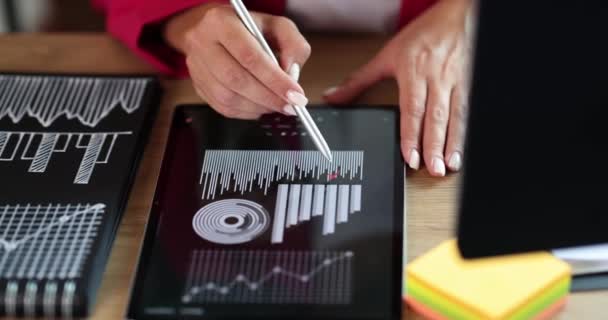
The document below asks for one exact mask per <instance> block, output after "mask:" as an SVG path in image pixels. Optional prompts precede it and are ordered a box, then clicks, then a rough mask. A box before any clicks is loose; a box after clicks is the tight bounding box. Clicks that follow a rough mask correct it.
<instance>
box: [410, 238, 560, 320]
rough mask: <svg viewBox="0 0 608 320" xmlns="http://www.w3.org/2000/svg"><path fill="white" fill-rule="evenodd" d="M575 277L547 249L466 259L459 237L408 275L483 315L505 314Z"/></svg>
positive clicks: (426, 257) (419, 261) (499, 316)
mask: <svg viewBox="0 0 608 320" xmlns="http://www.w3.org/2000/svg"><path fill="white" fill-rule="evenodd" d="M569 276H570V267H569V266H568V265H567V264H566V263H564V262H562V261H561V260H559V259H557V258H555V257H553V256H552V255H551V254H549V253H546V252H538V253H529V254H520V255H510V256H504V257H495V258H486V259H476V260H464V259H462V257H461V256H460V253H459V252H458V249H457V247H456V241H455V240H450V241H446V242H444V243H442V244H441V245H439V246H438V247H437V248H435V249H433V250H431V251H430V252H429V253H427V254H425V255H424V256H422V257H420V258H418V259H416V260H415V261H413V262H412V263H411V264H410V265H409V266H408V267H407V277H408V278H412V279H414V280H415V281H417V282H418V283H420V284H422V285H424V286H425V287H427V288H428V289H430V290H433V291H435V293H436V294H438V295H441V296H443V297H444V298H445V299H449V300H451V301H453V302H455V303H457V304H460V305H462V306H463V308H466V309H468V310H470V311H471V312H473V313H475V314H478V315H479V316H480V317H481V318H486V317H489V318H491V319H504V318H506V317H508V316H510V315H512V314H514V313H515V312H517V311H518V310H519V309H520V308H522V307H524V306H525V305H527V304H528V303H529V302H531V301H532V300H534V299H536V298H538V297H540V296H541V295H542V294H543V293H544V292H545V291H547V290H548V289H550V288H552V287H554V286H555V285H556V284H557V283H559V282H560V281H562V280H563V279H564V278H566V277H569Z"/></svg>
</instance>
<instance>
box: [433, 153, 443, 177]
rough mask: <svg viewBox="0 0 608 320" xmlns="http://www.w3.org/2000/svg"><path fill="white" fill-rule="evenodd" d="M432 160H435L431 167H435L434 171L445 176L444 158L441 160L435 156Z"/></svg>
mask: <svg viewBox="0 0 608 320" xmlns="http://www.w3.org/2000/svg"><path fill="white" fill-rule="evenodd" d="M431 162H433V163H432V164H431V167H433V173H434V174H436V175H438V176H442V177H443V176H445V164H444V163H443V160H441V158H439V157H435V158H433V160H432V161H431Z"/></svg>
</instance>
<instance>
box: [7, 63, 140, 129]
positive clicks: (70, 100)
mask: <svg viewBox="0 0 608 320" xmlns="http://www.w3.org/2000/svg"><path fill="white" fill-rule="evenodd" d="M150 82H151V80H149V79H122V78H116V77H106V78H90V77H67V76H20V75H0V120H2V119H3V118H5V117H7V118H10V119H11V120H12V122H13V123H19V122H20V121H21V120H22V119H23V118H24V117H25V116H28V117H32V118H35V119H37V120H38V122H39V123H40V124H41V125H42V126H44V127H49V126H51V125H52V124H53V122H55V121H56V120H57V119H60V118H62V117H64V118H66V119H68V120H71V119H76V120H78V121H79V122H80V123H81V124H82V125H85V126H87V127H96V126H97V124H99V122H101V121H102V120H103V119H104V118H106V117H107V116H108V115H109V114H110V113H111V112H112V111H113V110H114V109H117V108H120V109H122V110H123V111H124V112H126V113H127V114H130V113H133V112H134V111H135V110H137V109H138V108H139V107H140V105H141V104H142V100H143V98H144V95H145V89H146V87H147V86H148V85H149V83H150Z"/></svg>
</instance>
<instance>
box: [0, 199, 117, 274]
mask: <svg viewBox="0 0 608 320" xmlns="http://www.w3.org/2000/svg"><path fill="white" fill-rule="evenodd" d="M105 209H106V206H105V205H104V204H101V203H97V204H46V205H42V204H37V205H35V204H29V203H28V204H23V205H19V204H18V205H0V279H37V280H43V279H47V280H54V279H69V278H76V277H78V276H80V272H81V268H82V267H83V266H84V264H85V262H86V260H87V257H88V256H89V254H90V251H91V249H92V245H93V242H94V240H95V239H96V238H97V233H98V229H99V227H100V226H101V222H102V220H103V217H104V214H105Z"/></svg>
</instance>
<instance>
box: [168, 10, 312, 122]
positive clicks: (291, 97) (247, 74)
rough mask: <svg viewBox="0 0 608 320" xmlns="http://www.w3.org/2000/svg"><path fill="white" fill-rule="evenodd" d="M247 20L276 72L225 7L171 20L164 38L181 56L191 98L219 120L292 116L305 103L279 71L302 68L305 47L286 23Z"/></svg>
mask: <svg viewBox="0 0 608 320" xmlns="http://www.w3.org/2000/svg"><path fill="white" fill-rule="evenodd" d="M252 16H253V19H254V20H255V21H256V23H257V25H258V26H259V27H260V30H261V31H262V33H264V36H265V37H266V39H267V40H268V41H269V42H270V44H271V46H273V47H274V48H275V49H276V50H278V51H279V56H278V60H279V61H280V64H281V67H279V66H277V65H275V64H274V63H273V61H272V60H271V58H270V57H268V55H267V54H266V53H265V52H264V51H263V50H262V48H261V46H260V45H259V44H258V42H257V41H256V40H255V38H254V37H253V36H252V35H251V34H250V33H249V31H248V30H247V29H246V28H245V26H244V25H243V23H242V22H241V21H240V20H239V18H238V16H237V15H236V13H235V12H234V10H233V9H232V7H230V6H227V5H221V4H207V5H202V6H199V7H196V8H193V9H190V10H189V11H186V12H185V13H182V14H180V15H178V16H176V17H174V18H172V19H171V20H170V21H169V22H168V23H167V25H166V27H165V30H164V37H165V39H166V41H167V42H168V43H169V44H171V45H172V46H173V47H174V48H176V49H177V50H179V51H181V52H182V53H183V54H184V55H185V56H186V62H187V65H188V69H189V71H190V76H191V77H192V81H193V83H194V88H195V89H196V91H197V93H198V94H199V95H200V96H201V97H204V98H205V99H206V101H207V102H208V103H209V104H210V105H211V106H212V107H213V108H214V109H215V110H216V111H218V112H219V113H221V114H223V115H224V116H226V117H230V118H238V119H256V118H259V117H260V116H261V115H262V114H264V113H271V112H281V113H284V114H288V115H295V112H294V111H293V109H292V108H291V107H289V105H290V104H295V105H300V106H305V105H306V104H307V103H308V100H307V99H306V97H305V95H304V90H303V89H302V87H301V86H300V85H298V83H297V82H295V81H294V80H293V79H291V78H290V77H289V75H288V74H287V73H286V72H285V71H284V70H288V69H289V68H292V67H294V66H295V68H299V67H301V66H303V65H304V64H305V63H306V60H308V57H309V56H310V45H309V44H308V42H307V41H306V39H304V37H303V36H302V34H300V32H299V31H298V28H297V27H296V25H295V24H294V23H293V22H291V21H290V20H289V19H287V18H284V17H276V16H271V15H267V14H261V13H252ZM281 68H283V69H284V70H281Z"/></svg>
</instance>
